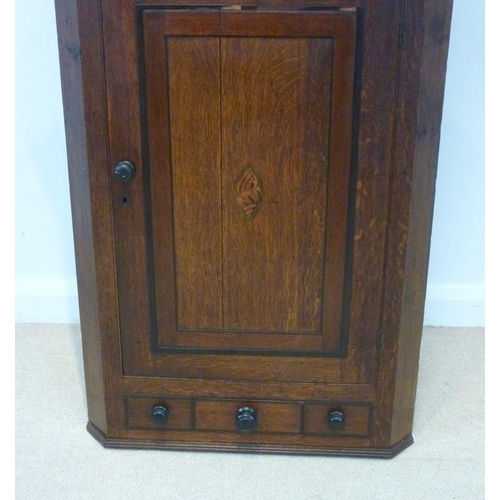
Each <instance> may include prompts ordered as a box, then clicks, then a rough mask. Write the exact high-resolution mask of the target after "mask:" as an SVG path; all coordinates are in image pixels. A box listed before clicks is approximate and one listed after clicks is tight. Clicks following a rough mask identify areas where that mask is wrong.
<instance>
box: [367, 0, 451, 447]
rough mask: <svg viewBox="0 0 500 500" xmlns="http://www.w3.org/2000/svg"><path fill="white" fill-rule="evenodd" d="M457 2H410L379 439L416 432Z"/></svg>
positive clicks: (380, 387) (400, 105)
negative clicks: (442, 130)
mask: <svg viewBox="0 0 500 500" xmlns="http://www.w3.org/2000/svg"><path fill="white" fill-rule="evenodd" d="M451 10H452V1H451V0H446V1H443V2H432V1H430V0H429V1H428V0H425V1H422V2H416V3H413V2H407V3H406V5H405V12H404V22H405V33H404V38H403V44H402V52H401V63H400V65H401V66H400V70H399V73H400V75H401V76H400V81H399V96H398V103H397V108H396V116H397V120H398V121H397V123H398V127H397V131H398V133H397V135H396V137H395V152H394V167H393V168H394V172H393V181H392V199H391V207H390V217H389V220H388V227H389V240H388V245H387V257H386V271H385V273H386V274H385V276H386V277H385V285H384V305H383V310H382V312H383V318H382V321H383V333H382V343H381V350H380V359H379V374H378V383H377V399H378V400H379V401H380V404H379V405H378V406H377V408H376V413H375V422H376V433H375V434H374V444H375V445H380V444H381V443H383V444H384V445H385V444H387V443H390V444H392V443H395V442H397V441H398V440H400V439H401V437H402V436H404V435H407V434H409V433H410V432H411V430H412V425H413V413H414V409H415V396H416V384H417V375H418V361H419V352H420V341H421V336H422V325H423V313H424V303H425V290H426V282H427V270H428V262H429V248H430V233H431V225H432V210H433V205H434V192H435V182H436V169H437V159H438V149H439V131H440V126H441V116H442V106H443V98H444V84H445V75H446V58H447V54H448V43H449V36H450V23H451Z"/></svg>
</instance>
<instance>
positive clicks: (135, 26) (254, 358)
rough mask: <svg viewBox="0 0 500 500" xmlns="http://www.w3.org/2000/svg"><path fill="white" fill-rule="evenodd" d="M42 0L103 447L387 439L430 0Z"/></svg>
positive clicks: (420, 291)
mask: <svg viewBox="0 0 500 500" xmlns="http://www.w3.org/2000/svg"><path fill="white" fill-rule="evenodd" d="M234 3H235V2H234V0H220V1H218V2H213V3H212V2H211V1H210V0H197V1H196V2H194V1H190V0H170V1H166V0H165V1H163V0H144V1H142V0H56V12H57V26H58V35H59V52H60V62H61V75H62V89H63V103H64V115H65V125H66V136H67V150H68V162H69V174H70V188H71V200H72V213H73V225H74V239H75V248H76V261H77V275H78V291H79V299H80V315H81V329H82V337H83V354H84V365H85V381H86V388H87V402H88V414H89V423H88V427H87V428H88V430H89V431H90V433H91V434H92V435H93V436H94V437H95V438H96V439H98V440H99V441H100V442H101V443H102V444H103V445H104V446H108V447H118V448H128V447H130V448H159V449H172V450H212V451H217V450H220V451H244V452H271V453H295V454H324V455H348V456H372V457H392V456H394V455H396V454H397V453H398V452H400V451H401V450H403V449H404V448H406V447H407V446H408V445H410V444H411V443H412V442H413V438H412V421H413V414H414V407H415V392H416V382H417V369H418V358H419V347H420V338H421V330H422V318H423V308H424V299H425V288H426V276H427V266H428V257H429V239H430V230H431V222H432V210H433V202H434V189H435V177H436V165H437V156H438V145H439V130H440V122H441V110H442V103H443V92H444V82H445V73H446V58H447V51H448V40H449V31H450V19H451V7H452V5H451V4H452V0H336V1H334V0H317V1H309V0H303V1H301V2H300V1H295V0H269V1H265V0H263V1H260V0H257V1H253V2H252V1H249V2H243V3H241V4H239V5H234Z"/></svg>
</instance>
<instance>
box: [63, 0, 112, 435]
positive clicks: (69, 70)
mask: <svg viewBox="0 0 500 500" xmlns="http://www.w3.org/2000/svg"><path fill="white" fill-rule="evenodd" d="M55 6H56V18H57V29H58V41H59V57H60V66H61V81H62V94H63V107H64V119H65V128H66V145H67V152H68V168H69V181H70V193H71V206H72V217H73V233H74V242H75V257H76V267H77V279H78V295H79V305H80V322H81V330H82V343H83V356H84V369H85V382H86V391H87V404H88V412H89V420H90V421H91V422H92V423H93V424H94V425H95V426H96V427H98V428H99V429H100V430H102V431H103V432H105V433H107V434H108V435H109V431H110V429H109V426H108V424H107V422H108V421H112V420H113V419H114V418H118V419H119V417H118V416H113V415H110V414H109V408H108V418H109V420H108V419H107V415H106V411H107V410H106V406H107V405H106V400H107V397H106V391H108V393H109V394H110V395H112V394H113V393H114V392H115V391H114V389H113V387H112V383H110V381H113V380H114V381H117V380H118V378H117V377H116V373H114V372H118V373H119V370H120V357H121V354H120V352H119V343H118V341H117V339H114V341H113V339H106V338H105V337H106V336H109V337H111V336H112V335H113V334H114V333H116V334H117V332H118V327H117V324H116V319H115V318H116V317H117V312H116V291H115V290H116V287H115V282H114V260H113V240H112V234H113V231H112V221H111V217H110V210H109V198H108V194H107V193H108V189H109V188H108V174H107V125H106V116H105V109H106V103H105V97H104V89H105V86H104V79H103V68H102V65H103V61H102V56H101V46H100V43H99V37H100V19H99V9H100V6H99V2H98V0H93V1H89V2H81V3H78V2H77V1H76V0H56V1H55ZM93 219H95V220H98V221H99V224H97V225H94V224H93V223H92V221H93ZM109 340H112V341H111V342H109ZM104 343H107V344H109V345H111V346H115V347H109V348H108V347H107V348H106V354H105V355H104V353H103V350H102V346H103V344H104ZM104 356H105V357H106V358H107V359H108V361H109V362H107V363H106V362H104Z"/></svg>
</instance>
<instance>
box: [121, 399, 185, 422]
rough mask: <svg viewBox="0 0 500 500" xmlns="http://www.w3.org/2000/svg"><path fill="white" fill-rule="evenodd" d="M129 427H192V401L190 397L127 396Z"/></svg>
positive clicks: (126, 408)
mask: <svg viewBox="0 0 500 500" xmlns="http://www.w3.org/2000/svg"><path fill="white" fill-rule="evenodd" d="M125 411H126V416H127V420H126V422H127V427H129V428H132V429H158V430H183V429H184V430H185V429H192V420H193V419H192V402H191V399H188V398H168V397H167V398H165V397H133V396H130V397H127V398H125Z"/></svg>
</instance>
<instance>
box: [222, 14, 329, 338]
mask: <svg viewBox="0 0 500 500" xmlns="http://www.w3.org/2000/svg"><path fill="white" fill-rule="evenodd" d="M261 23H262V22H261ZM266 26H267V24H266ZM268 31H269V29H268ZM221 56H222V122H223V124H224V128H223V134H222V177H223V180H222V185H223V198H224V205H223V210H224V296H225V300H224V320H225V327H226V328H227V329H229V330H242V331H252V330H262V331H276V332H283V333H286V332H319V331H320V318H321V310H322V300H321V296H322V291H323V290H322V273H323V262H324V247H325V245H324V228H325V215H326V214H325V205H326V185H327V182H326V179H327V168H328V163H327V162H328V145H329V140H328V130H329V129H328V127H329V119H330V117H329V108H330V91H331V83H330V80H331V74H332V40H331V39H310V38H307V39H305V38H301V39H288V38H287V39H281V38H280V39H269V38H226V37H224V38H222V39H221ZM248 96H252V99H249V98H248ZM250 168H251V169H253V170H254V171H255V172H256V173H257V175H258V176H259V178H260V179H261V182H262V189H263V191H264V193H265V194H264V199H263V202H262V206H261V207H260V210H259V213H258V216H256V217H254V218H252V219H251V220H248V218H247V217H245V216H244V214H242V213H241V210H240V207H239V205H238V204H236V203H234V198H235V194H234V193H235V186H236V184H237V182H238V181H239V179H240V178H241V174H242V172H245V171H247V170H248V169H250ZM264 284H265V286H263V285H264Z"/></svg>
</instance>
